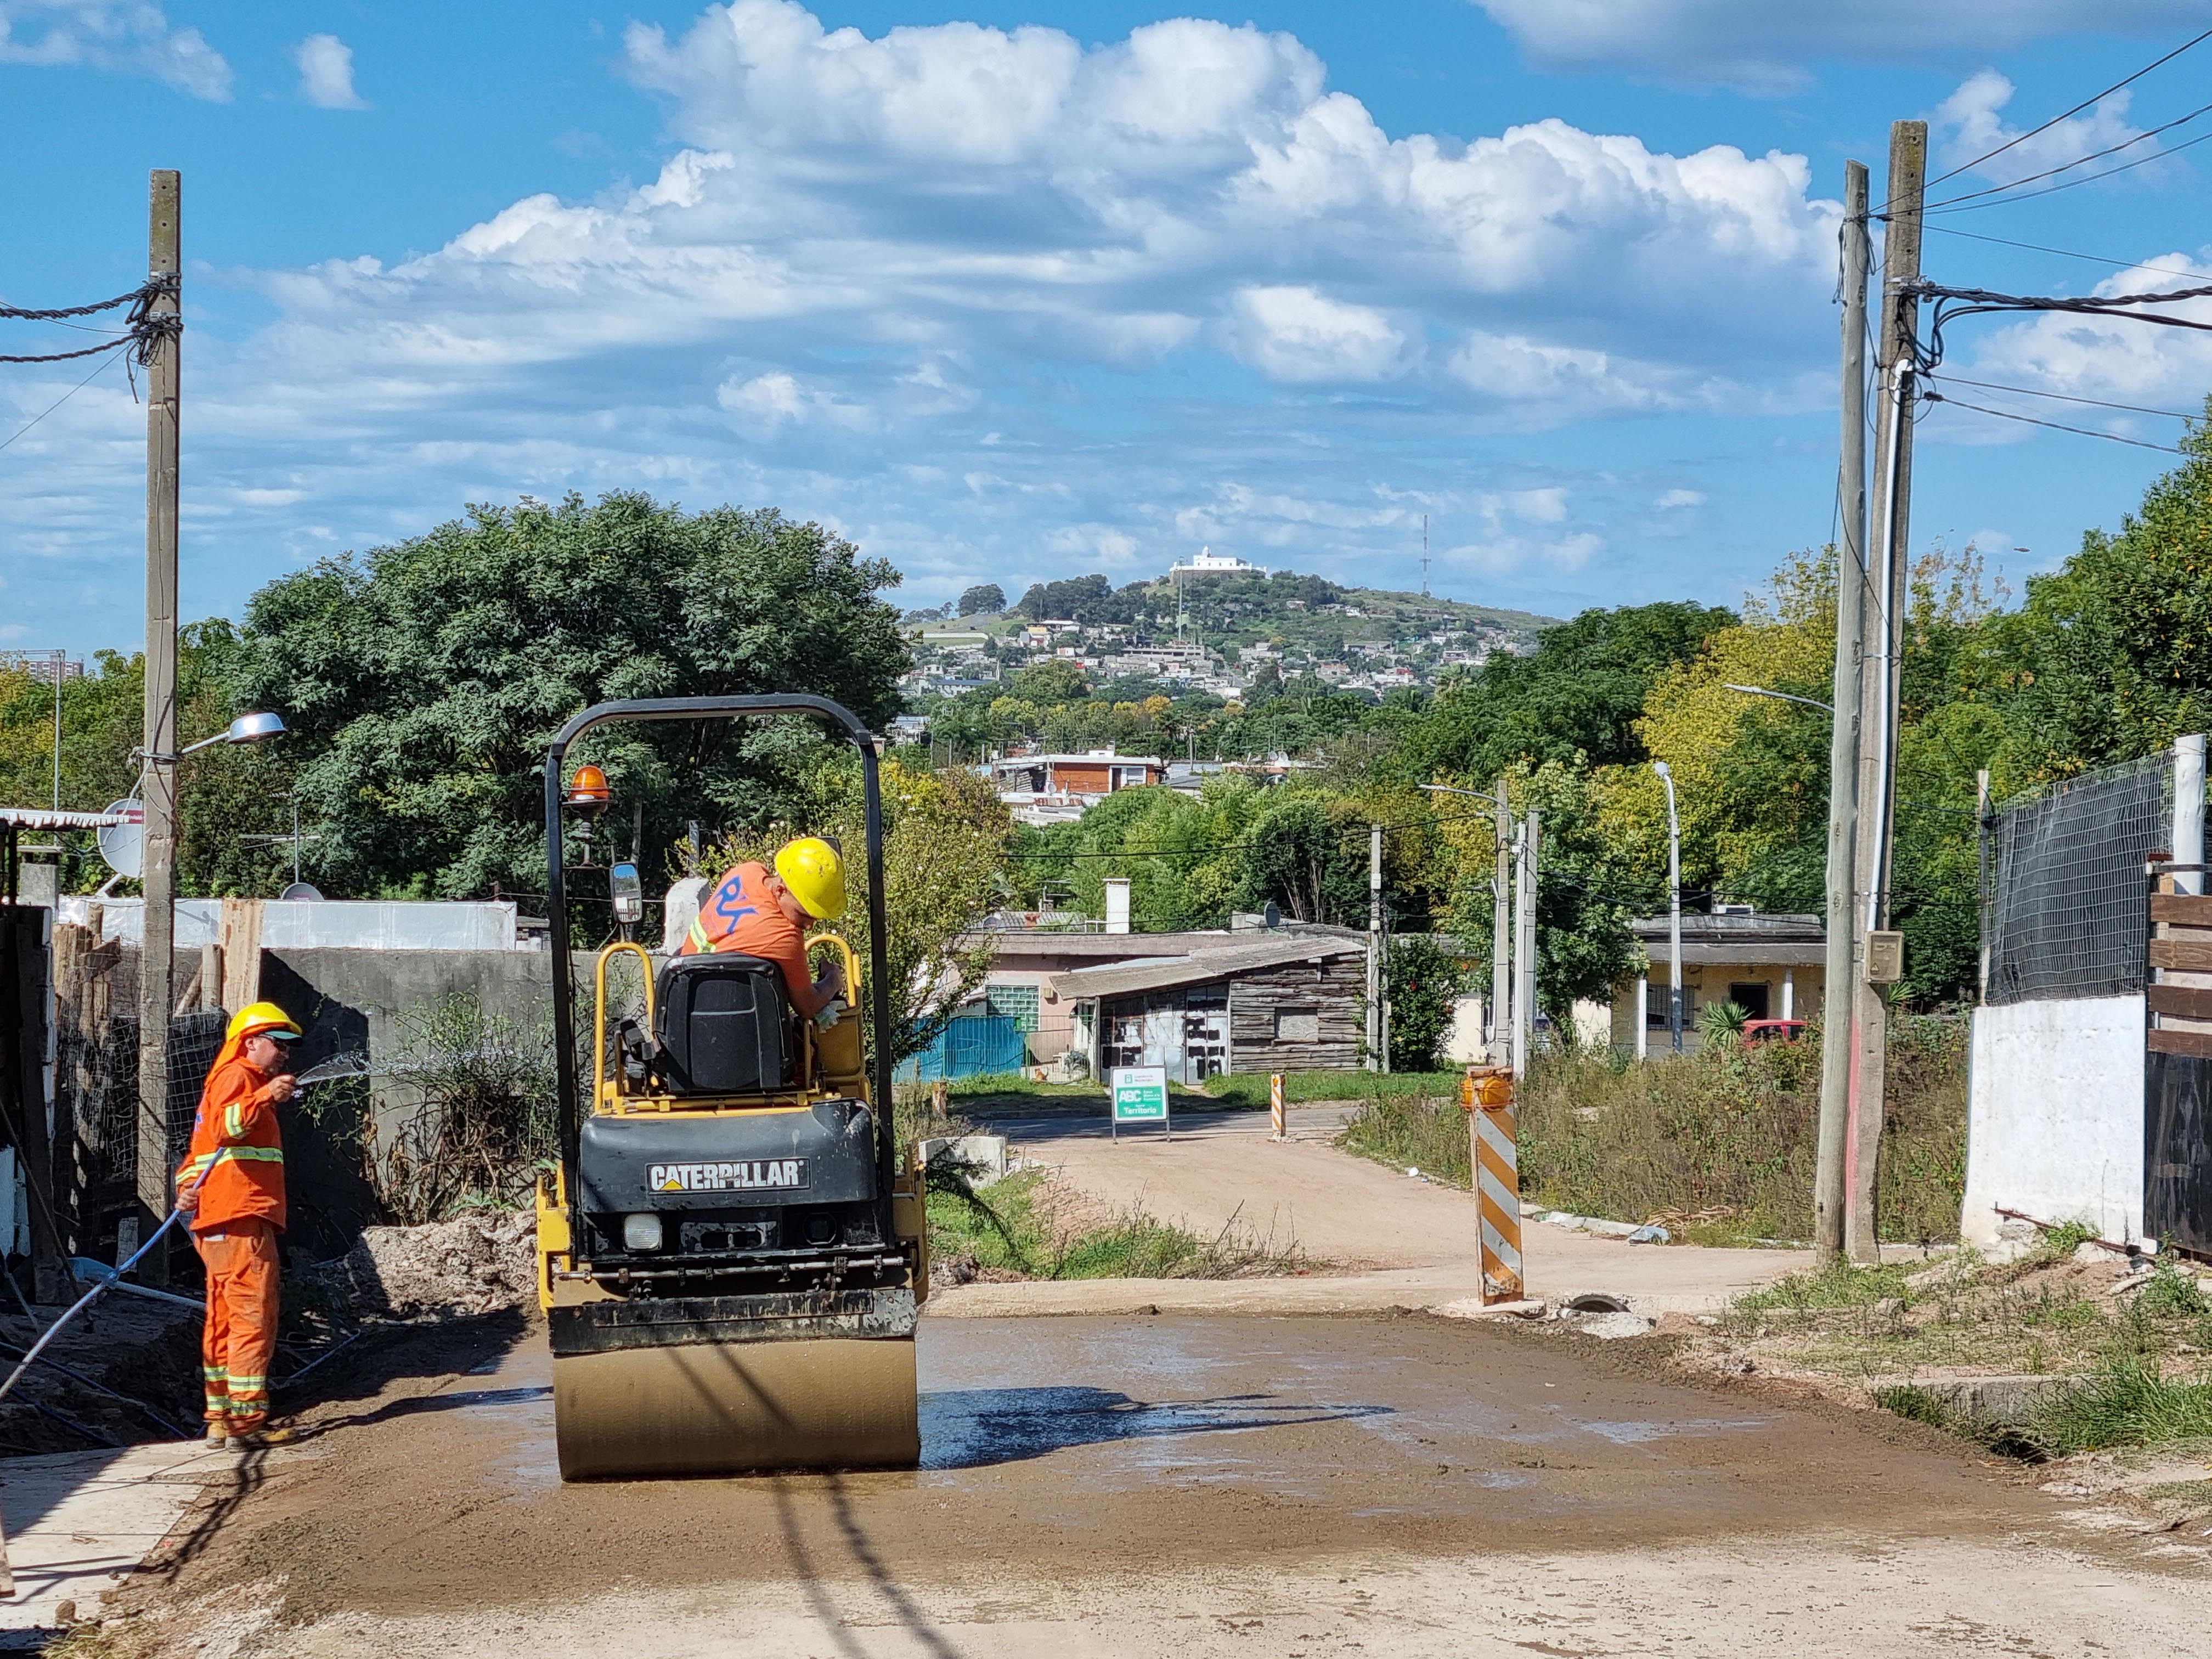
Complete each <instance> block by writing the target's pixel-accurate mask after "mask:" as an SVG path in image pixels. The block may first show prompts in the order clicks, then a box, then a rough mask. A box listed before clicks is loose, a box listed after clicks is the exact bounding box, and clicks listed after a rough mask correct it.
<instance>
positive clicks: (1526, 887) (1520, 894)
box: [1513, 806, 1544, 1078]
mask: <svg viewBox="0 0 2212 1659" xmlns="http://www.w3.org/2000/svg"><path fill="white" fill-rule="evenodd" d="M1543 821H1544V815H1543V814H1542V813H1541V812H1539V811H1537V810H1536V809H1535V808H1534V807H1533V806H1532V807H1530V808H1529V809H1528V811H1526V812H1524V813H1522V816H1521V868H1520V871H1519V872H1518V874H1519V879H1518V880H1517V881H1516V883H1515V884H1514V890H1513V934H1514V938H1513V1075H1514V1076H1515V1077H1516V1078H1524V1077H1526V1076H1528V1048H1529V1039H1530V1037H1531V1035H1532V1034H1533V1033H1534V1030H1535V1011H1536V859H1537V855H1538V854H1540V853H1541V851H1542V849H1543V834H1544V829H1543Z"/></svg>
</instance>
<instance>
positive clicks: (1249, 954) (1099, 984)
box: [1052, 933, 1366, 999]
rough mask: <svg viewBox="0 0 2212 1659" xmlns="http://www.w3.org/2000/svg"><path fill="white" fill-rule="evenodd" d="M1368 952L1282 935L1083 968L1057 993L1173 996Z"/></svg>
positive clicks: (1347, 943)
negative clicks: (1185, 988) (1188, 988)
mask: <svg viewBox="0 0 2212 1659" xmlns="http://www.w3.org/2000/svg"><path fill="white" fill-rule="evenodd" d="M1365 948H1366V947H1365V945H1364V944H1362V943H1361V941H1359V940H1358V939H1332V938H1329V937H1328V936H1327V935H1316V934H1313V933H1305V934H1292V935H1291V936H1289V937H1287V938H1285V937H1282V936H1277V937H1274V938H1272V939H1264V940H1261V941H1260V942H1259V943H1257V944H1252V945H1234V946H1231V947H1230V948H1228V949H1225V950H1219V951H1200V952H1199V953H1198V954H1197V955H1195V956H1187V957H1166V958H1162V959H1157V960H1153V961H1148V962H1124V963H1115V964H1114V965H1113V966H1111V967H1105V968H1077V969H1072V970H1071V971H1069V972H1067V973H1065V974H1054V975H1053V976H1052V989H1053V994H1054V995H1055V996H1058V997H1061V998H1069V999H1087V998H1091V997H1121V996H1130V995H1133V994H1136V993H1137V992H1139V991H1165V990H1171V989H1173V988H1174V987H1176V986H1178V985H1203V984H1205V983H1206V982H1207V981H1210V980H1217V979H1231V978H1234V977H1235V976H1236V975H1239V974H1249V973H1252V972H1254V971H1255V970H1256V969H1262V968H1279V967H1282V966H1284V965H1285V964H1286V963H1294V962H1323V961H1327V960H1329V959H1330V958H1333V957H1343V956H1355V955H1357V954H1358V952H1359V951H1363V950H1364V949H1365Z"/></svg>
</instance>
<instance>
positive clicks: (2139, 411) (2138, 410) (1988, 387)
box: [1925, 374, 2205, 421]
mask: <svg viewBox="0 0 2212 1659" xmlns="http://www.w3.org/2000/svg"><path fill="white" fill-rule="evenodd" d="M1925 378H1927V379H1929V380H1942V382H1944V383H1945V384H1946V385H1948V386H1979V387H1981V388H1982V389H1983V390H1984V392H2019V393H2020V394H2021V396H2022V397H2027V398H2053V399H2055V400H2056V401H2057V402H2059V403H2062V404H2089V405H2090V406H2091V407H2092V408H2095V409H2124V410H2127V411H2128V413H2130V415H2163V416H2166V417H2167V418H2169V419H2171V420H2176V421H2201V420H2203V419H2204V418H2205V416H2204V412H2203V410H2198V411H2197V413H2196V414H2194V415H2189V414H2185V413H2183V412H2182V411H2181V410H2178V409H2152V408H2149V407H2148V406H2147V405H2145V404H2115V403H2107V402H2106V400H2105V399H2104V398H2075V397H2072V396H2069V394H2067V393H2066V392H2039V391H2037V390H2036V389H2035V388H2034V387H2033V386H2001V385H1999V384H1998V383H1997V382H1996V381H1995V380H1968V379H1966V377H1965V376H1964V375H1962V374H1929V375H1927V376H1926V377H1925Z"/></svg>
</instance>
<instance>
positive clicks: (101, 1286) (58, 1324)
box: [0, 1177, 204, 1400]
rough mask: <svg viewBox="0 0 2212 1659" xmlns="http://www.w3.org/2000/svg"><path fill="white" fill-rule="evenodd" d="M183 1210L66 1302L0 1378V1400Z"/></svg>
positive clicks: (8, 1393)
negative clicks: (1, 1379) (112, 1269)
mask: <svg viewBox="0 0 2212 1659" xmlns="http://www.w3.org/2000/svg"><path fill="white" fill-rule="evenodd" d="M203 1178H204V1177H203ZM183 1214H184V1212H183V1211H182V1210H172V1211H170V1212H169V1214H168V1218H167V1219H166V1220H164V1221H163V1222H162V1223H161V1225H160V1226H158V1227H156V1228H155V1229H154V1236H153V1237H151V1238H149V1239H148V1240H147V1241H146V1242H145V1243H143V1244H141V1245H140V1246H139V1247H138V1248H137V1249H136V1250H135V1251H133V1252H132V1253H131V1259H130V1260H129V1261H126V1262H125V1263H124V1264H123V1265H122V1266H121V1267H118V1268H117V1269H116V1270H115V1279H120V1278H122V1277H123V1275H124V1274H125V1273H129V1272H130V1271H131V1269H132V1268H133V1267H137V1265H138V1260H139V1258H140V1257H141V1256H143V1255H145V1254H146V1252H147V1251H149V1250H150V1249H153V1248H154V1247H155V1245H156V1244H158V1243H161V1235H162V1234H163V1233H166V1232H167V1231H169V1229H170V1228H172V1227H173V1226H175V1225H177V1221H178V1219H179V1218H180V1217H181V1216H182V1215H183ZM115 1279H100V1280H98V1281H96V1282H95V1283H94V1285H93V1287H92V1288H91V1289H90V1290H88V1291H86V1292H85V1293H84V1294H83V1295H82V1296H81V1297H78V1298H77V1299H76V1301H75V1302H74V1303H72V1304H70V1307H69V1309H68V1310H67V1311H66V1312H64V1314H63V1315H62V1316H61V1317H60V1318H59V1319H57V1320H56V1321H54V1322H53V1323H52V1324H51V1325H49V1326H47V1327H46V1332H45V1334H43V1335H41V1336H40V1338H39V1340H37V1341H36V1342H33V1344H31V1351H30V1352H28V1353H27V1354H25V1355H24V1356H23V1357H22V1358H21V1360H19V1361H18V1362H17V1363H16V1365H15V1370H12V1371H10V1372H9V1373H8V1380H7V1381H6V1382H5V1383H0V1400H5V1399H6V1398H7V1397H8V1396H9V1395H10V1394H11V1393H13V1392H14V1391H15V1384H16V1383H20V1382H21V1381H22V1378H23V1373H24V1372H25V1371H27V1370H30V1369H31V1362H32V1361H33V1360H34V1359H36V1358H38V1357H39V1355H40V1352H43V1351H44V1349H45V1348H46V1344H47V1343H49V1342H51V1341H52V1340H54V1339H55V1338H56V1337H57V1336H58V1335H60V1334H61V1329H62V1327H63V1326H64V1325H66V1324H68V1323H69V1322H70V1320H72V1319H75V1318H76V1316H78V1315H79V1314H81V1313H82V1312H83V1311H84V1310H86V1309H87V1308H89V1307H90V1306H91V1305H92V1304H94V1302H95V1301H97V1300H98V1299H99V1297H100V1293H101V1292H102V1291H106V1289H108V1288H109V1287H110V1286H111V1285H113V1284H114V1283H115Z"/></svg>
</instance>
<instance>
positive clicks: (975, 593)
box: [957, 582, 1006, 617]
mask: <svg viewBox="0 0 2212 1659" xmlns="http://www.w3.org/2000/svg"><path fill="white" fill-rule="evenodd" d="M1005 609H1006V589H1004V588H1003V587H1000V586H999V585H998V583H996V582H979V583H977V584H976V585H975V586H973V587H971V588H969V589H968V590H967V592H964V593H963V594H961V596H960V605H959V610H958V612H957V614H959V615H960V616H963V617H973V616H976V615H978V614H980V613H982V612H985V611H991V612H996V611H1004V610H1005Z"/></svg>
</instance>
